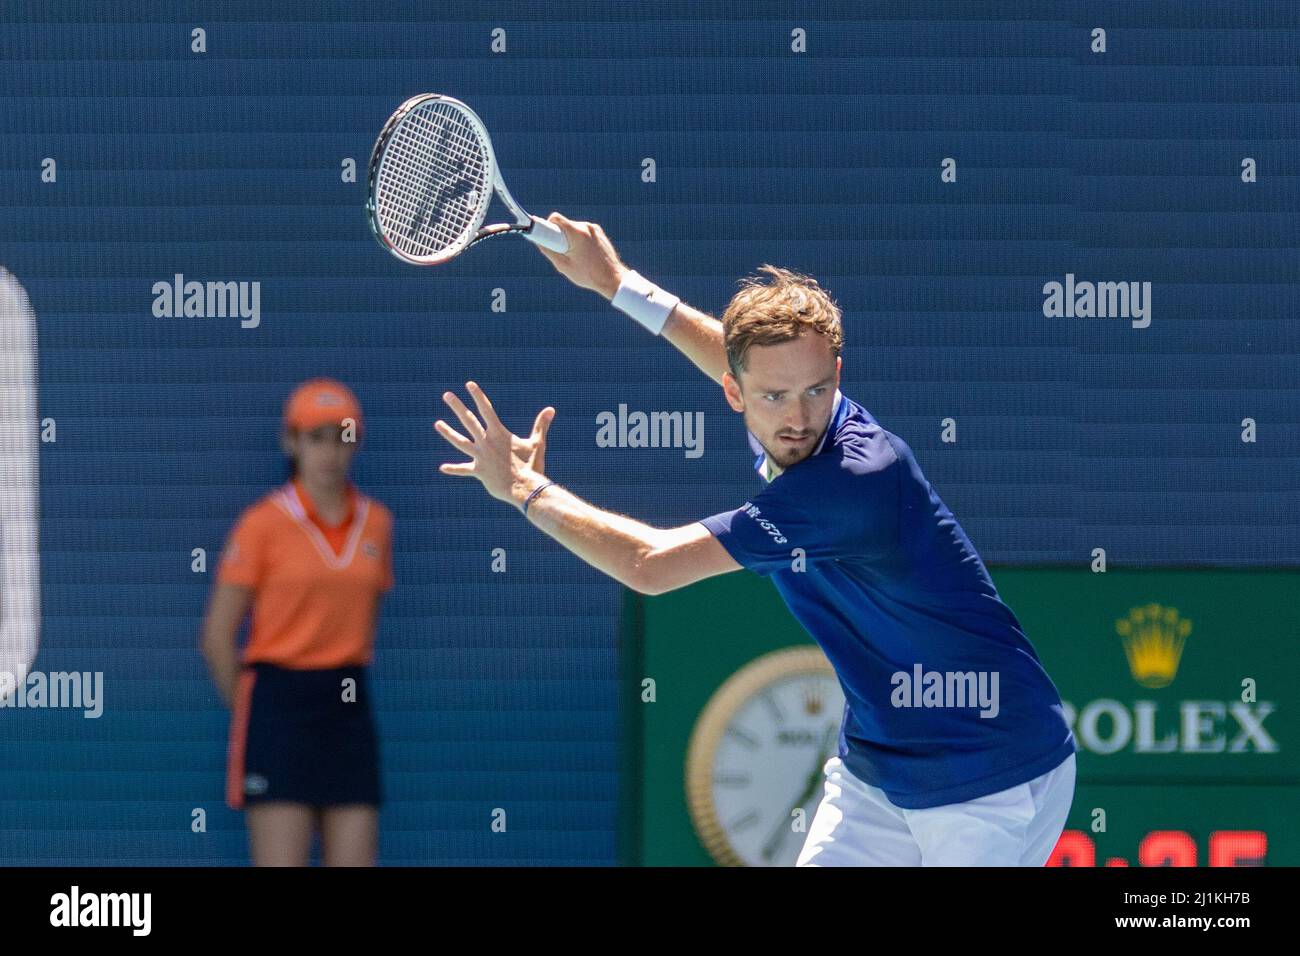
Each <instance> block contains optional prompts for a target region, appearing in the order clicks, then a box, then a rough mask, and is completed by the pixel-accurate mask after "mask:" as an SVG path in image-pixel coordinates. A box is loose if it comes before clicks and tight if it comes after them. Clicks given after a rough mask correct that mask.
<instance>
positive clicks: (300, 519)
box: [203, 379, 393, 866]
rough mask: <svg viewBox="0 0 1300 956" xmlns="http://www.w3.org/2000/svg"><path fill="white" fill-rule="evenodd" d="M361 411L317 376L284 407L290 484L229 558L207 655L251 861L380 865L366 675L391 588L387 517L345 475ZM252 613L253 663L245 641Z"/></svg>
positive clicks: (229, 793) (221, 574) (253, 509)
mask: <svg viewBox="0 0 1300 956" xmlns="http://www.w3.org/2000/svg"><path fill="white" fill-rule="evenodd" d="M361 427H362V419H361V406H360V404H358V402H357V400H356V397H355V396H354V395H353V394H352V392H351V391H349V390H348V388H347V387H346V386H345V385H343V384H341V383H339V382H336V381H333V380H332V379H313V380H311V381H309V382H305V383H304V384H302V385H301V386H299V388H298V389H297V390H296V391H294V393H293V394H292V395H291V396H290V398H289V400H288V402H287V403H286V404H285V408H284V425H283V433H282V437H281V442H282V445H283V448H284V451H285V453H286V454H287V455H288V456H289V458H290V461H291V469H292V475H291V477H290V479H289V480H288V481H287V482H285V484H284V485H282V486H281V487H279V488H277V489H276V490H274V491H272V492H271V493H270V494H268V495H266V496H265V497H263V498H262V499H261V500H260V501H258V502H256V503H255V504H253V505H251V506H249V507H248V508H246V509H245V510H244V512H243V513H242V514H241V515H240V517H239V521H238V523H237V524H236V525H235V528H234V530H233V531H232V532H231V534H230V537H229V539H228V541H227V544H226V547H225V549H224V551H223V552H222V556H221V563H220V567H219V570H218V572H217V583H216V585H215V587H214V590H213V594H212V598H211V601H210V604H209V607H208V612H207V617H206V620H205V621H204V626H203V652H204V655H205V656H206V658H207V660H208V665H209V668H210V670H211V672H212V676H213V679H214V681H215V682H216V684H217V689H218V690H219V691H220V693H221V695H222V697H223V698H225V700H226V703H227V704H228V705H230V706H231V708H232V715H231V726H230V749H229V755H228V761H227V781H226V801H227V803H228V804H229V805H230V806H231V808H232V809H237V810H239V809H246V810H247V814H248V832H249V842H250V847H251V850H252V857H253V862H254V864H255V865H258V866H305V865H307V863H308V862H309V861H310V855H311V842H312V836H313V834H315V833H319V835H320V840H321V858H322V861H323V862H324V863H325V865H326V866H370V865H373V864H374V862H375V859H376V856H377V849H378V832H379V806H380V803H381V792H380V781H379V754H378V745H377V742H376V733H375V725H374V719H373V715H372V712H371V703H370V689H369V685H368V682H367V665H369V664H370V661H371V657H372V651H373V647H374V637H375V626H376V620H377V618H378V614H379V605H380V600H381V596H382V595H383V594H384V593H386V592H387V591H389V590H391V589H392V586H393V571H392V547H391V535H392V523H393V519H392V515H391V513H390V512H389V511H388V509H387V508H385V507H384V506H383V505H382V504H380V503H379V502H378V501H375V500H374V499H372V498H369V497H367V496H366V495H364V494H362V493H361V492H360V491H358V490H357V488H356V487H355V486H354V485H353V484H352V482H351V481H350V480H349V479H348V469H349V466H350V464H351V462H352V456H353V455H354V454H355V452H356V449H357V439H359V438H360V435H361ZM250 608H251V610H252V625H251V629H250V633H249V638H248V643H247V645H246V646H245V647H244V650H243V654H242V658H241V657H240V655H239V653H238V651H237V650H236V642H237V640H236V634H237V631H238V629H239V625H240V623H241V621H242V620H243V618H244V615H245V613H246V612H247V611H248V610H249V609H250Z"/></svg>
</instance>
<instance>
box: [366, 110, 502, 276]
mask: <svg viewBox="0 0 1300 956" xmlns="http://www.w3.org/2000/svg"><path fill="white" fill-rule="evenodd" d="M488 172H489V171H488V159H487V150H486V148H485V146H484V144H483V143H482V141H481V139H480V137H479V136H478V134H477V132H476V130H475V129H474V127H473V126H472V125H471V124H470V123H469V121H468V120H467V119H466V117H465V116H464V115H463V114H462V113H461V112H460V110H458V109H456V108H455V107H454V106H451V105H449V104H444V103H438V104H434V105H432V106H429V107H419V108H417V109H415V110H412V111H411V113H410V114H408V115H407V116H406V117H404V118H403V119H402V120H401V122H399V124H398V126H397V129H395V130H394V131H393V134H392V137H391V139H390V141H389V144H388V147H387V148H386V150H385V152H384V159H383V162H382V164H381V166H380V169H379V174H378V181H377V185H376V189H375V210H376V214H377V217H378V220H379V225H380V228H381V229H382V230H383V232H384V235H385V236H386V237H387V238H388V240H389V241H390V242H391V243H392V244H393V245H394V246H395V247H396V248H397V249H399V250H400V251H401V252H404V253H406V254H407V255H411V256H436V255H441V254H444V253H446V252H447V251H449V250H451V249H453V248H454V247H456V246H458V245H461V244H463V243H465V242H468V241H469V239H471V238H472V237H473V232H474V231H475V230H476V229H477V227H478V219H479V215H478V213H479V208H480V206H481V205H482V204H483V198H484V194H485V191H486V190H487V189H488V186H489V184H488V182H487V179H488Z"/></svg>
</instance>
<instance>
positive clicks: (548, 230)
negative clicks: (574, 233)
mask: <svg viewBox="0 0 1300 956" xmlns="http://www.w3.org/2000/svg"><path fill="white" fill-rule="evenodd" d="M530 218H531V219H532V220H533V228H531V229H529V230H528V231H527V232H525V233H524V235H525V236H527V237H528V238H529V240H531V241H532V242H535V243H537V245H539V246H545V247H546V248H547V249H550V250H551V251H552V252H558V253H559V254H560V255H564V254H565V253H566V252H568V251H569V240H568V239H566V238H564V231H563V230H562V229H560V227H559V226H557V225H555V223H553V222H548V221H547V220H545V219H538V218H537V217H536V216H532V217H530Z"/></svg>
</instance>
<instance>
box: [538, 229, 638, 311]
mask: <svg viewBox="0 0 1300 956" xmlns="http://www.w3.org/2000/svg"><path fill="white" fill-rule="evenodd" d="M546 219H547V221H548V222H550V223H552V224H553V225H556V226H559V228H560V229H561V230H563V232H564V236H565V238H566V239H568V240H569V251H568V252H566V253H563V254H561V253H558V252H552V251H551V250H550V249H547V248H546V247H545V246H538V247H537V250H538V251H539V252H540V253H541V254H542V255H544V256H546V258H547V259H549V260H550V261H551V265H553V266H555V269H556V271H557V272H559V273H560V275H562V276H564V277H565V278H566V279H568V280H569V281H570V282H572V283H573V284H574V285H576V286H578V287H579V288H582V289H590V290H591V291H592V292H595V293H598V294H599V295H603V296H604V297H605V298H606V299H612V298H614V293H615V292H617V291H618V284H619V282H621V281H622V279H623V273H624V272H627V271H628V267H627V266H625V265H624V264H623V261H622V260H621V259H619V257H618V253H617V252H616V251H614V244H613V243H611V242H610V241H609V237H608V236H606V235H605V230H604V229H602V228H600V224H599V223H594V222H574V221H573V220H572V219H569V218H567V217H565V216H562V215H560V214H559V213H558V212H553V213H551V214H550V215H549V216H547V217H546Z"/></svg>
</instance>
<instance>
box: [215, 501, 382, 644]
mask: <svg viewBox="0 0 1300 956" xmlns="http://www.w3.org/2000/svg"><path fill="white" fill-rule="evenodd" d="M347 496H348V514H347V517H346V518H344V520H343V522H342V523H341V524H339V525H336V526H334V527H330V526H329V525H326V524H325V523H324V522H323V521H322V520H321V518H320V515H319V514H318V513H317V512H316V507H315V505H314V503H313V502H312V500H311V497H310V496H309V495H308V494H307V489H306V488H305V487H304V486H303V484H302V482H301V481H299V480H298V479H296V478H295V479H293V480H292V481H289V482H286V483H285V484H284V485H282V486H281V487H279V488H277V489H276V490H275V491H272V492H271V493H270V494H268V495H266V496H265V497H264V498H262V499H261V500H260V501H258V502H256V503H255V504H253V505H250V506H249V507H248V508H246V509H244V511H243V513H242V514H241V515H240V516H239V520H238V522H237V523H236V525H235V528H234V530H233V531H231V533H230V537H229V539H228V540H227V543H226V547H225V550H224V551H222V554H221V563H220V567H219V568H218V571H217V580H218V581H219V582H221V583H223V584H235V585H239V586H240V587H246V588H248V589H249V590H251V591H252V592H253V602H252V618H253V620H252V628H251V630H250V631H249V637H248V644H247V646H246V647H245V648H244V653H243V661H244V663H245V664H252V663H257V662H262V663H268V664H275V665H277V666H279V667H286V668H290V669H294V670H317V669H325V668H332V667H347V666H352V665H361V664H369V663H370V661H371V657H372V654H373V650H374V640H375V634H374V625H375V606H376V602H377V601H378V599H379V596H380V594H382V593H383V592H385V591H388V590H390V589H391V588H392V586H393V556H392V533H393V515H392V512H390V511H389V510H388V509H387V508H386V507H384V506H383V505H382V504H380V503H379V502H378V501H375V500H374V499H372V498H369V497H367V496H366V495H364V494H362V493H361V492H359V491H357V489H356V488H355V487H354V486H353V485H352V484H351V482H349V483H348V486H347Z"/></svg>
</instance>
